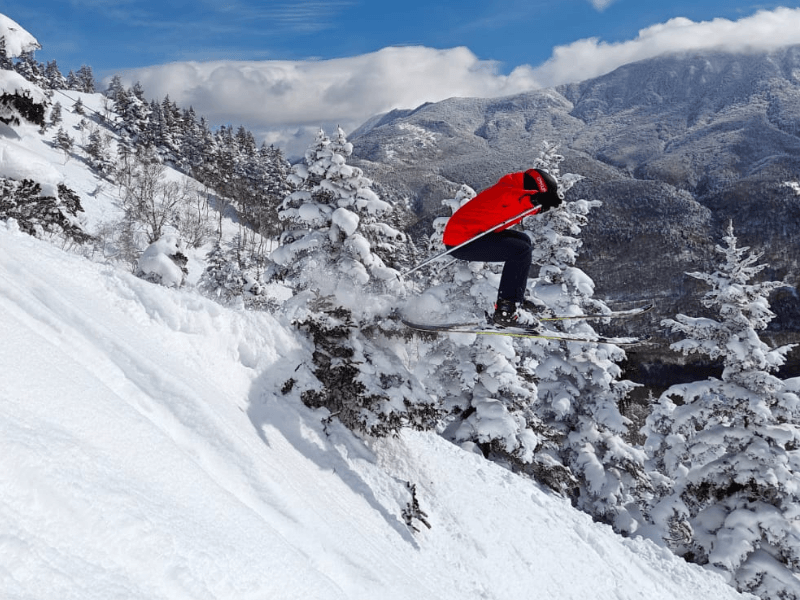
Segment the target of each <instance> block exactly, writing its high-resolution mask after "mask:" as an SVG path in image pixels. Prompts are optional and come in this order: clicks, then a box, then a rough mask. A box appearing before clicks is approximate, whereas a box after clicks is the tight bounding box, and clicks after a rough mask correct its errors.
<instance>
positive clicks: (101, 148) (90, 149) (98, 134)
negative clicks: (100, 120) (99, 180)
mask: <svg viewBox="0 0 800 600" xmlns="http://www.w3.org/2000/svg"><path fill="white" fill-rule="evenodd" d="M88 142H89V143H88V144H87V145H86V148H85V150H86V154H87V155H88V157H89V165H90V166H91V167H92V168H93V169H95V170H97V171H99V172H101V173H106V174H110V173H111V172H112V171H113V170H114V160H113V159H112V157H111V147H110V146H111V144H110V138H109V137H108V136H107V135H105V134H103V132H102V130H101V129H100V128H99V127H94V128H93V129H92V131H91V132H90V133H89V138H88Z"/></svg>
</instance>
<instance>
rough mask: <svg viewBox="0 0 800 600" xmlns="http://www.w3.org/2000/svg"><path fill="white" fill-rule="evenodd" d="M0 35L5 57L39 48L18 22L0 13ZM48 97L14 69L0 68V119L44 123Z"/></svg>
mask: <svg viewBox="0 0 800 600" xmlns="http://www.w3.org/2000/svg"><path fill="white" fill-rule="evenodd" d="M0 39H2V40H3V49H2V51H3V53H4V56H5V58H6V59H7V60H10V59H12V58H15V57H19V56H22V55H23V54H26V53H31V52H33V51H34V50H36V49H38V48H41V46H40V45H39V42H37V41H36V38H34V37H33V36H32V35H31V34H30V33H28V32H27V31H25V30H24V29H23V28H22V27H21V26H20V25H19V24H18V23H16V22H15V21H13V20H11V19H9V18H8V17H6V16H5V15H2V14H0ZM46 106H47V97H46V96H45V93H44V90H42V88H40V87H39V86H38V85H35V83H33V82H31V81H29V80H27V79H25V77H23V76H22V75H20V74H19V73H17V72H15V71H11V70H7V69H0V122H3V123H5V124H6V125H19V124H20V123H21V122H22V121H27V122H29V123H34V124H35V125H39V126H40V127H43V126H44V115H45V110H46Z"/></svg>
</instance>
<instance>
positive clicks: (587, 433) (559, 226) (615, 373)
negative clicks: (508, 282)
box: [526, 144, 651, 534]
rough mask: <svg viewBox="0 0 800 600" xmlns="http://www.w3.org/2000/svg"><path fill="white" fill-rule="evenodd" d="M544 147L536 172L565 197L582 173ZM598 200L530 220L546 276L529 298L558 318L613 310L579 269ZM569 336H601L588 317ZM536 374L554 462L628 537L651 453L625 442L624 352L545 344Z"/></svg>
mask: <svg viewBox="0 0 800 600" xmlns="http://www.w3.org/2000/svg"><path fill="white" fill-rule="evenodd" d="M556 150H557V148H556V147H555V146H552V145H549V144H545V147H544V150H543V151H542V153H541V155H540V157H539V159H538V160H537V161H536V163H535V164H534V167H535V168H542V169H545V170H547V171H548V172H549V173H550V174H551V175H553V176H554V177H555V178H556V179H557V180H558V181H559V192H560V193H566V192H567V191H568V190H569V189H570V188H571V187H572V185H574V183H575V182H577V181H579V180H580V177H579V176H576V175H572V174H566V175H564V176H561V175H560V169H559V163H560V162H561V161H562V160H563V157H561V156H560V155H558V154H557V152H556ZM599 205H600V203H599V202H597V201H592V202H590V201H587V200H576V201H574V202H565V203H563V204H562V205H561V207H559V208H558V209H554V210H551V211H549V212H547V213H545V214H544V215H541V216H537V217H533V218H529V219H527V220H526V226H528V227H530V229H529V230H528V234H529V235H530V236H531V238H532V239H533V247H534V257H533V261H534V263H538V264H540V265H541V267H540V269H539V277H538V279H536V280H535V281H534V282H533V283H532V284H531V285H529V290H530V295H531V296H532V297H536V298H538V299H539V301H541V302H543V303H544V304H545V305H546V307H547V309H549V311H550V312H551V313H553V314H561V315H571V314H597V315H601V314H605V313H608V312H610V309H609V308H608V306H606V305H605V303H603V302H602V301H600V300H598V299H595V298H594V297H593V295H594V282H593V281H592V280H591V278H590V277H589V276H588V275H586V273H584V272H583V271H582V270H580V269H579V268H578V267H576V266H575V261H576V259H577V256H578V252H579V249H580V246H581V244H582V243H581V241H580V238H579V237H578V236H579V235H580V232H581V229H582V228H583V227H584V226H585V225H586V223H587V222H588V219H587V215H588V214H589V211H590V210H591V209H592V208H594V207H596V206H599ZM558 326H559V327H560V328H561V329H562V330H563V331H565V332H567V333H570V334H575V335H576V336H578V337H582V338H583V337H587V338H591V337H592V336H593V335H594V334H595V331H594V329H593V327H592V325H591V322H589V321H586V320H574V321H560V322H559V325H558ZM538 347H539V352H538V353H537V360H536V362H537V364H536V367H535V374H536V378H537V380H538V399H537V403H536V408H535V410H536V414H537V416H538V417H539V418H541V419H542V421H543V422H544V423H545V424H546V425H548V426H549V427H551V428H553V429H555V430H557V431H558V432H559V433H560V435H561V436H562V441H561V445H560V447H559V448H558V450H557V452H555V453H553V452H548V454H549V455H550V458H551V459H552V464H553V465H563V467H567V468H569V470H570V471H571V473H572V474H573V475H574V477H575V478H576V479H577V482H578V486H577V489H576V490H575V491H574V492H573V500H574V502H575V503H576V505H577V506H578V507H579V508H580V509H582V510H584V511H585V512H587V513H589V514H591V515H592V516H594V517H595V518H596V519H597V520H599V521H601V522H604V523H608V524H610V525H612V526H613V527H614V529H615V530H616V531H618V532H621V533H625V534H629V533H632V532H634V531H636V529H637V528H638V527H639V526H640V525H641V523H642V522H643V516H642V514H641V507H642V506H644V505H645V503H646V501H647V500H648V499H649V497H650V493H651V483H650V481H649V478H648V477H647V474H646V471H645V468H644V462H645V455H644V452H643V451H642V450H640V449H637V448H635V447H633V446H632V445H631V444H629V443H627V442H626V441H625V439H624V435H625V434H626V433H627V427H628V425H629V424H630V422H629V421H628V419H626V418H625V417H623V416H622V414H621V413H620V410H619V404H620V402H622V400H623V399H624V398H625V397H626V396H627V395H628V393H629V392H630V391H631V390H632V389H633V388H634V387H635V384H633V383H632V382H630V381H624V380H621V379H620V377H621V375H622V370H621V368H620V367H619V363H620V362H621V361H623V360H624V359H625V353H624V351H623V350H622V349H620V348H619V347H617V346H613V345H610V344H602V345H598V344H593V343H575V342H558V341H545V342H540V343H539V344H538Z"/></svg>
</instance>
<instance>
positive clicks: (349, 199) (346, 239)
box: [271, 129, 438, 435]
mask: <svg viewBox="0 0 800 600" xmlns="http://www.w3.org/2000/svg"><path fill="white" fill-rule="evenodd" d="M352 150H353V147H352V145H351V144H350V143H349V142H348V141H347V139H346V137H345V134H344V132H343V131H342V130H341V129H338V130H337V132H336V135H335V137H334V139H332V140H331V139H329V138H328V137H327V136H326V135H325V134H324V132H322V131H320V132H319V134H318V135H317V138H316V140H315V141H314V142H313V143H312V145H311V146H310V147H309V149H308V150H307V152H306V155H305V162H304V163H302V164H300V165H297V166H296V167H295V173H294V183H295V185H296V186H297V188H298V189H297V191H295V192H293V193H291V194H289V195H288V196H287V197H286V199H285V200H284V202H283V204H282V207H281V211H280V217H281V219H282V220H283V221H284V222H285V227H286V229H285V231H284V232H283V234H282V236H281V245H280V247H278V248H277V249H276V250H275V251H274V252H273V253H272V257H271V258H272V260H273V261H274V266H273V268H272V269H271V271H272V273H273V275H275V276H276V277H280V278H282V279H283V281H284V282H285V283H286V284H287V285H289V286H290V287H291V288H292V289H293V290H294V292H295V296H294V298H293V299H292V300H291V301H289V302H287V304H286V307H285V310H286V314H287V315H288V316H289V318H291V319H292V321H293V322H294V323H295V324H296V325H297V326H298V327H299V328H300V329H301V330H303V331H305V332H306V333H307V335H308V337H309V339H310V341H311V342H312V345H313V350H312V351H311V352H310V355H309V356H307V357H306V358H305V359H304V360H303V361H302V363H301V364H300V365H298V367H297V373H298V374H297V375H293V374H292V375H291V379H289V378H287V383H286V386H285V387H284V391H285V392H286V393H297V394H299V396H300V397H301V398H302V400H303V401H304V402H305V403H306V404H307V405H309V406H312V407H325V408H327V409H328V410H329V411H331V413H333V414H334V415H335V416H337V417H338V418H339V419H340V420H341V421H342V422H343V423H345V424H346V425H347V426H349V427H351V428H353V429H356V430H361V431H365V432H368V433H370V434H376V435H384V434H387V433H390V432H393V431H397V430H398V429H399V428H401V427H404V426H411V427H416V428H429V427H432V426H433V425H434V424H435V422H436V419H437V418H438V410H437V408H436V406H435V403H434V401H433V399H432V398H431V397H430V395H429V394H428V393H427V392H426V391H425V390H424V389H423V388H422V386H421V385H420V384H419V382H418V381H417V380H416V379H415V378H414V377H413V376H412V375H411V374H410V373H409V372H408V370H407V369H406V367H405V366H404V363H403V361H402V360H401V357H400V356H399V355H398V354H397V353H396V352H395V348H394V346H395V343H394V342H393V341H392V340H391V336H390V335H389V334H390V333H391V332H390V331H388V330H387V328H389V329H391V326H390V325H388V323H390V321H387V317H388V316H389V314H390V313H391V311H392V310H393V308H394V307H395V306H396V305H397V299H398V297H399V296H402V295H403V294H404V293H405V285H404V283H403V282H402V281H401V280H400V278H399V277H398V272H397V271H396V270H395V269H393V268H392V267H391V266H390V265H388V264H386V263H385V262H384V261H383V260H382V259H381V258H380V257H379V256H378V255H377V254H376V253H375V252H374V251H373V245H374V244H376V243H389V242H390V240H395V243H396V240H398V239H402V237H403V236H402V234H401V233H400V232H398V231H395V230H393V228H391V227H390V226H388V225H386V224H385V223H384V222H383V221H382V220H381V219H382V216H383V215H384V214H386V213H388V212H389V211H390V210H391V209H392V207H391V205H390V204H388V203H387V202H385V201H383V200H381V199H380V198H379V197H378V195H377V194H376V193H375V192H374V191H373V190H372V187H371V183H372V182H371V181H370V180H369V179H368V178H366V177H365V176H364V174H363V172H362V171H361V170H360V169H358V168H356V167H352V166H349V165H348V164H347V158H348V157H349V156H350V155H351V153H352ZM309 372H310V373H311V374H313V375H314V380H315V383H313V384H310V383H309V380H310V378H308V377H303V376H302V375H301V374H302V373H309Z"/></svg>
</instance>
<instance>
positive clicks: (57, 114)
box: [50, 102, 63, 127]
mask: <svg viewBox="0 0 800 600" xmlns="http://www.w3.org/2000/svg"><path fill="white" fill-rule="evenodd" d="M62 118H63V117H62V116H61V103H60V102H56V103H55V104H53V106H52V107H51V108H50V126H51V127H55V126H56V125H58V124H60V123H61V121H62Z"/></svg>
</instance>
